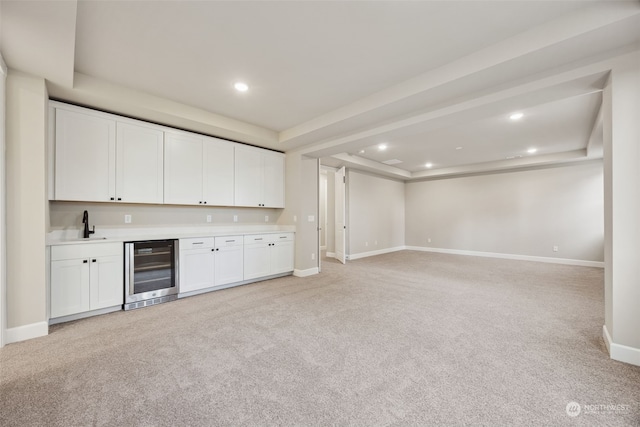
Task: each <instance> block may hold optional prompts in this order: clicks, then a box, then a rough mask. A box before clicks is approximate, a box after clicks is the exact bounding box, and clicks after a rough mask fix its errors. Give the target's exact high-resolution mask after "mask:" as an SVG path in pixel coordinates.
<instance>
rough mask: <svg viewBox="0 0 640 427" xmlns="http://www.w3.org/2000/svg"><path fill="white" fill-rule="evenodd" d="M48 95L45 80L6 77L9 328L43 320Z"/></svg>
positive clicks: (12, 75)
mask: <svg viewBox="0 0 640 427" xmlns="http://www.w3.org/2000/svg"><path fill="white" fill-rule="evenodd" d="M47 107H48V95H47V89H46V86H45V81H44V79H42V78H36V77H32V76H29V75H26V74H22V73H19V72H14V71H12V70H10V71H9V75H8V78H7V105H6V109H7V111H6V113H7V124H6V131H7V134H6V146H7V151H6V161H7V171H6V173H7V248H8V251H7V328H14V327H18V326H24V325H29V324H34V323H39V322H44V321H46V320H47V319H46V301H47V295H46V284H45V282H46V280H45V272H46V269H45V236H46V210H47V209H46V191H45V189H46V183H45V179H46V161H45V151H46V150H45V141H46V131H47Z"/></svg>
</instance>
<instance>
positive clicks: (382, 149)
mask: <svg viewBox="0 0 640 427" xmlns="http://www.w3.org/2000/svg"><path fill="white" fill-rule="evenodd" d="M386 149H387V144H380V145H378V150H380V151H384V150H386Z"/></svg>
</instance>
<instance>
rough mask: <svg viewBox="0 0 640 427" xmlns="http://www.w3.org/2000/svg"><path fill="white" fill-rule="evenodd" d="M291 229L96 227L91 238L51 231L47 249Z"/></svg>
mask: <svg viewBox="0 0 640 427" xmlns="http://www.w3.org/2000/svg"><path fill="white" fill-rule="evenodd" d="M295 231H296V227H295V226H294V225H236V226H182V227H181V226H166V227H144V228H132V227H131V228H104V229H100V227H99V226H98V227H96V233H95V234H92V235H91V237H90V238H88V239H83V238H82V230H78V229H68V230H54V231H52V232H50V233H49V234H47V246H54V245H75V244H95V243H107V242H120V243H122V242H135V241H141V240H163V239H186V238H190V237H215V236H232V235H233V236H241V235H242V236H243V235H247V234H264V233H282V232H294V233H295Z"/></svg>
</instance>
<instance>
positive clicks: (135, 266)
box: [124, 239, 179, 310]
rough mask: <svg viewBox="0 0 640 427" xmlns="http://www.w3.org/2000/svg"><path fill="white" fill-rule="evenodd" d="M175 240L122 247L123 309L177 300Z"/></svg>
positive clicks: (176, 247)
mask: <svg viewBox="0 0 640 427" xmlns="http://www.w3.org/2000/svg"><path fill="white" fill-rule="evenodd" d="M178 256H179V251H178V240H177V239H170V240H146V241H140V242H126V243H125V244H124V275H125V277H124V282H125V290H124V309H125V310H131V309H134V308H141V307H146V306H149V305H154V304H159V303H163V302H167V301H172V300H175V299H177V298H178V291H179V283H178V278H179V274H178V265H179V263H178Z"/></svg>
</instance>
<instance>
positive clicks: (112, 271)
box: [50, 243, 124, 318]
mask: <svg viewBox="0 0 640 427" xmlns="http://www.w3.org/2000/svg"><path fill="white" fill-rule="evenodd" d="M123 256H124V255H123V245H122V243H95V244H78V245H60V246H52V247H51V288H50V291H51V299H50V309H51V311H50V315H51V318H56V317H62V316H69V315H73V314H79V313H83V312H87V311H91V310H98V309H101V308H107V307H114V306H118V305H121V304H122V303H123V299H124V291H123V289H124V288H123Z"/></svg>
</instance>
